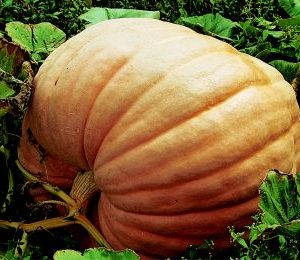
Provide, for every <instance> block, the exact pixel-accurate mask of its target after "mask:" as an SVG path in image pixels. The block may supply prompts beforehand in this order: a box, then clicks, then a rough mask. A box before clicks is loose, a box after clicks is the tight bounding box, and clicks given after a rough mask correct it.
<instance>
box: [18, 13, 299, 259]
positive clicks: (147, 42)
mask: <svg viewBox="0 0 300 260" xmlns="http://www.w3.org/2000/svg"><path fill="white" fill-rule="evenodd" d="M34 82H35V93H34V95H33V99H32V102H31V104H30V107H29V110H28V112H27V115H26V118H25V120H24V129H23V141H22V145H21V148H20V150H19V158H20V160H21V162H22V163H23V165H24V166H25V167H26V168H27V169H29V170H30V169H31V170H32V169H33V168H34V167H33V166H32V165H34V163H33V160H31V159H30V158H27V159H25V158H26V155H25V154H24V152H25V153H26V151H27V152H28V149H29V150H30V148H28V147H27V148H26V146H28V145H29V146H30V143H29V142H27V141H26V138H27V134H26V133H27V129H28V128H30V130H31V132H32V134H33V136H34V137H35V138H36V140H37V141H38V143H39V144H40V145H41V146H43V147H44V149H45V150H46V151H47V154H48V155H49V156H51V158H52V159H51V160H52V162H51V165H52V166H53V165H55V163H56V162H55V160H57V162H59V164H60V165H61V167H59V168H58V171H57V172H55V171H56V170H55V167H53V170H51V171H49V172H48V175H49V176H50V175H51V176H55V175H56V176H57V175H58V176H60V177H59V178H60V180H64V178H65V182H64V183H65V184H64V185H65V186H67V185H66V183H69V180H70V179H71V180H72V178H73V177H74V174H75V172H76V169H78V168H81V169H85V170H90V169H92V170H93V171H94V176H95V181H96V183H97V185H98V187H99V189H100V190H101V192H102V194H101V199H100V201H99V211H98V212H99V224H100V228H101V231H102V232H103V234H104V236H105V237H106V239H107V240H108V242H109V243H111V245H112V246H113V247H114V248H116V249H122V248H126V247H127V248H132V249H134V250H136V251H137V252H138V253H141V254H144V255H148V256H149V255H150V256H155V257H163V256H171V255H176V254H177V253H179V252H181V251H183V250H184V249H185V248H186V247H187V246H188V245H190V244H200V243H202V242H203V241H204V240H205V239H214V240H215V243H216V247H218V248H222V247H226V246H228V229H227V227H228V226H230V225H235V226H241V225H244V224H245V223H249V220H250V216H251V215H253V214H254V213H255V212H256V210H257V205H258V200H259V197H258V187H259V185H260V183H261V181H262V180H263V178H264V177H265V174H266V172H267V170H268V169H270V168H276V169H279V170H281V171H283V172H287V173H295V172H296V170H297V163H298V161H299V153H298V151H299V109H298V105H297V102H296V98H295V94H294V91H293V89H292V88H291V86H290V85H289V84H288V83H287V82H286V81H284V79H283V77H282V75H281V74H280V73H279V72H278V71H277V70H276V69H274V68H273V67H271V66H269V65H267V64H265V63H263V62H262V61H260V60H258V59H256V58H253V57H251V56H249V55H246V54H243V53H240V52H238V51H237V50H236V49H234V48H233V47H231V46H230V45H229V44H226V43H224V42H222V41H219V40H216V39H214V38H212V37H209V36H204V35H201V34H198V33H196V32H194V31H192V30H191V29H188V28H185V27H183V26H179V25H175V24H171V23H167V22H162V21H158V20H151V19H115V20H110V21H107V22H102V23H100V24H96V25H94V26H91V27H89V28H88V29H86V30H85V31H83V32H82V33H80V34H78V35H77V36H75V37H73V38H71V39H70V40H68V41H67V42H66V43H64V44H63V45H62V46H60V47H59V48H58V49H56V50H55V51H54V52H53V53H52V54H51V55H50V56H49V57H48V58H47V60H46V61H45V63H44V64H43V65H42V67H41V68H40V70H39V72H38V75H37V76H36V78H35V81H34ZM33 153H35V152H33ZM28 154H30V152H28ZM28 154H27V157H28ZM53 158H56V159H53ZM35 163H36V164H38V162H37V160H36V158H35ZM52 166H51V167H50V168H51V169H52ZM62 168H64V169H67V170H63V171H61V169H62ZM63 174H66V177H65V176H61V175H63ZM55 178H56V177H54V179H55ZM95 221H96V222H97V221H98V220H95Z"/></svg>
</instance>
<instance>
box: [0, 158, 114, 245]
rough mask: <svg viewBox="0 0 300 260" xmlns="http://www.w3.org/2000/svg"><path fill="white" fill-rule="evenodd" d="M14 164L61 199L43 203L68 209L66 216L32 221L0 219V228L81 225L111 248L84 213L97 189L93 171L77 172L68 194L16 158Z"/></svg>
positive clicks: (28, 177)
mask: <svg viewBox="0 0 300 260" xmlns="http://www.w3.org/2000/svg"><path fill="white" fill-rule="evenodd" d="M16 164H17V166H18V168H19V170H20V171H21V173H22V175H23V176H24V177H25V178H26V179H28V180H30V181H34V182H37V183H40V184H41V185H42V187H43V188H44V189H45V190H47V191H48V192H50V193H51V194H52V195H55V196H57V197H59V198H60V199H61V200H63V201H56V200H50V201H44V202H43V203H51V204H57V205H61V206H64V207H65V208H66V209H68V214H67V216H60V217H55V218H50V219H45V220H41V221H37V222H33V223H21V222H9V221H4V220H0V228H5V229H11V228H14V229H22V230H23V231H25V232H32V231H35V230H37V229H40V228H42V229H51V228H58V227H64V226H68V225H73V224H79V225H81V226H82V227H83V228H84V229H85V230H86V231H87V232H88V233H89V234H90V235H91V236H92V237H93V238H94V239H95V240H96V241H97V243H98V244H99V245H100V246H103V247H106V248H108V249H111V248H112V247H111V246H110V245H109V244H108V242H107V241H106V240H105V239H104V237H103V236H102V235H101V233H100V232H99V231H98V229H97V228H96V227H95V226H94V225H93V224H92V223H91V222H90V221H89V219H88V218H87V217H86V216H85V215H84V213H85V211H86V209H87V206H88V202H89V200H90V198H91V197H92V196H93V195H94V194H95V193H96V192H97V191H98V189H97V186H96V184H95V182H94V176H93V172H85V173H78V175H77V176H76V178H75V180H74V184H73V187H72V191H71V194H70V196H69V195H68V194H66V193H65V192H64V191H63V190H61V189H60V188H58V187H56V186H53V185H51V184H49V183H47V182H42V181H40V180H39V179H38V178H37V177H35V176H33V175H32V174H30V173H29V172H28V171H26V170H25V169H24V168H23V166H22V165H21V163H20V162H19V161H18V160H17V161H16Z"/></svg>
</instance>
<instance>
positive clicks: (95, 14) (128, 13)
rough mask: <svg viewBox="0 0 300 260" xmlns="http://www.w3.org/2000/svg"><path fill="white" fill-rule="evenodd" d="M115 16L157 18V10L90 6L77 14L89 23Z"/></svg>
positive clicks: (158, 15) (158, 14)
mask: <svg viewBox="0 0 300 260" xmlns="http://www.w3.org/2000/svg"><path fill="white" fill-rule="evenodd" d="M116 18H153V19H159V18H160V13H159V11H145V10H136V9H113V8H100V7H94V8H91V9H90V10H89V11H88V12H86V13H84V14H82V15H80V16H79V19H82V20H84V21H87V22H89V23H90V24H95V23H99V22H102V21H105V20H109V19H116Z"/></svg>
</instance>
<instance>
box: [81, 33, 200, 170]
mask: <svg viewBox="0 0 300 260" xmlns="http://www.w3.org/2000/svg"><path fill="white" fill-rule="evenodd" d="M187 38H193V37H192V35H184V36H178V37H172V38H167V39H163V40H161V41H158V42H155V43H153V44H152V45H151V46H152V47H153V46H154V45H160V44H165V43H168V42H172V41H178V40H179V39H187ZM147 48H148V45H146V46H144V47H143V48H139V49H137V50H135V53H134V54H133V55H132V56H130V57H128V59H127V61H126V62H125V63H124V64H123V65H122V66H120V68H119V69H118V70H116V71H115V74H113V75H112V76H111V78H110V79H108V80H107V82H105V83H103V85H104V87H103V88H102V89H101V90H100V92H99V93H98V95H97V96H95V98H94V100H93V103H92V105H91V106H90V109H89V111H90V113H88V117H87V118H86V120H85V123H84V126H83V129H85V130H84V134H83V142H82V143H83V144H84V143H85V139H86V125H87V122H88V121H89V119H90V116H91V114H92V113H91V112H92V111H93V109H94V107H95V104H96V101H97V98H98V97H99V96H100V95H101V92H102V91H103V90H104V89H105V88H108V87H109V83H110V81H111V80H113V78H114V77H115V76H116V75H117V74H118V73H121V72H122V70H126V68H127V67H128V66H130V61H131V60H133V59H134V57H136V56H137V55H138V54H139V53H141V52H143V51H144V50H147ZM192 55H195V53H191V57H193V56H192ZM191 57H186V59H189V60H190V59H191ZM177 62H181V60H180V61H177ZM175 65H176V64H175ZM180 65H181V64H180ZM171 70H172V68H171ZM165 76H166V75H164V76H163V77H159V78H158V79H157V81H155V83H154V84H153V85H155V84H157V83H158V82H159V81H160V80H162V79H163V78H164V77H165ZM153 85H151V86H150V87H149V88H151V87H152V86H153ZM145 92H147V89H146V91H145ZM141 95H143V93H142V94H141ZM133 103H135V102H133ZM130 106H131V105H130ZM125 113H126V110H125V111H124V112H123V111H122V113H121V114H120V117H117V118H115V119H114V120H113V122H112V125H111V126H110V127H109V128H108V129H107V130H106V131H105V132H104V133H103V136H104V137H103V140H102V141H100V143H99V145H98V149H97V150H99V148H100V147H101V144H102V142H103V141H104V139H105V137H106V136H107V134H108V133H109V132H110V131H111V129H112V128H113V127H114V123H115V122H118V121H119V120H120V119H121V118H122V115H123V114H125ZM86 150H87V149H83V151H84V153H85V151H86ZM85 158H86V159H87V156H86V153H85ZM87 161H89V160H88V159H87ZM89 165H90V167H91V168H92V167H93V162H92V163H89Z"/></svg>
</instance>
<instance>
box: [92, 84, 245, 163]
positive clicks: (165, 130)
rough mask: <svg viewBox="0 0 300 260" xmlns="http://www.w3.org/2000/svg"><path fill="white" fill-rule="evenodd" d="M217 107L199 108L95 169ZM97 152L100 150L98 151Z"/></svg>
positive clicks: (230, 95) (229, 94)
mask: <svg viewBox="0 0 300 260" xmlns="http://www.w3.org/2000/svg"><path fill="white" fill-rule="evenodd" d="M245 83H248V81H247V82H245ZM244 90H245V89H237V91H236V92H234V93H228V95H227V96H226V97H224V99H223V100H222V101H220V100H215V103H214V104H213V105H217V106H221V105H223V103H226V102H227V101H228V99H230V98H232V97H233V95H235V94H238V93H240V92H242V91H244ZM217 106H214V107H212V104H208V105H207V106H206V107H204V108H203V107H201V110H200V111H195V112H194V113H192V114H191V115H189V116H188V117H186V118H183V119H181V120H180V121H178V122H176V124H175V125H171V126H168V127H167V128H166V129H164V131H159V133H158V134H159V135H157V134H156V135H153V136H150V137H149V138H147V139H145V140H144V141H143V142H140V143H138V144H137V145H135V146H132V147H130V148H129V149H127V150H125V151H123V152H122V153H121V154H118V155H116V156H114V157H112V158H109V159H108V160H107V161H104V162H101V165H100V166H96V169H97V168H98V167H103V166H104V165H106V164H109V163H111V162H112V161H115V160H117V159H119V158H122V157H124V156H126V154H127V153H130V152H131V151H132V150H135V149H138V147H141V146H145V145H147V144H148V143H150V142H153V141H154V140H155V139H157V138H159V137H161V136H162V135H165V134H167V133H168V132H169V131H172V130H174V129H175V128H177V127H180V126H182V125H183V124H185V123H186V122H188V121H190V120H192V119H194V118H195V117H199V116H200V115H201V114H202V113H203V112H207V111H208V109H209V110H211V109H213V108H216V107H217ZM99 150H100V149H99Z"/></svg>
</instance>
